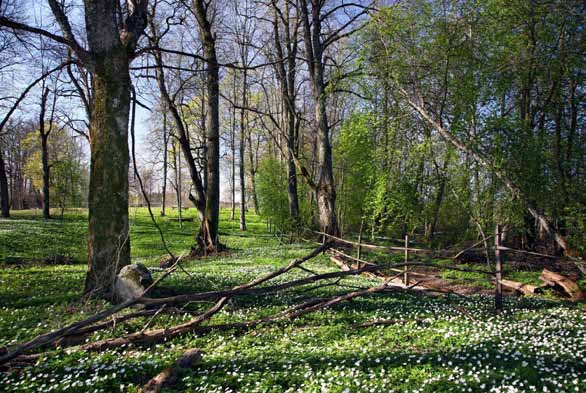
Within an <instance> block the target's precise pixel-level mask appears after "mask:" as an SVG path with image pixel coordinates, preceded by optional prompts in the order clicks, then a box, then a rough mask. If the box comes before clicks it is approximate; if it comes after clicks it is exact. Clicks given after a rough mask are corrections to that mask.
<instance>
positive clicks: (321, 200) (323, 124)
mask: <svg viewBox="0 0 586 393" xmlns="http://www.w3.org/2000/svg"><path fill="white" fill-rule="evenodd" d="M323 94H324V93H323V92H320V93H318V94H315V96H316V97H317V99H318V104H317V105H316V109H315V110H316V121H317V123H318V124H319V133H318V164H319V177H318V182H317V189H316V197H317V206H318V210H319V224H320V226H321V229H322V230H323V231H324V232H325V233H327V234H329V235H333V236H338V235H339V234H340V229H339V227H338V219H337V217H336V189H335V185H334V173H333V170H332V146H331V144H330V136H329V127H328V121H327V117H326V105H325V98H324V96H323Z"/></svg>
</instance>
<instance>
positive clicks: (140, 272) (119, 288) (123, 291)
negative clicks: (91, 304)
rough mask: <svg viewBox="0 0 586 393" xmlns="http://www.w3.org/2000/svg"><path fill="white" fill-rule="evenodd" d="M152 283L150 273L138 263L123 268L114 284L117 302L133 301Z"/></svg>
mask: <svg viewBox="0 0 586 393" xmlns="http://www.w3.org/2000/svg"><path fill="white" fill-rule="evenodd" d="M152 283H153V278H152V276H151V272H150V271H149V269H147V267H146V266H145V265H143V264H140V263H133V264H131V265H127V266H124V267H123V268H122V269H121V270H120V273H118V276H116V283H115V284H114V292H115V296H116V299H117V300H118V301H119V302H124V301H126V300H130V299H134V298H135V297H137V296H140V295H142V293H143V292H144V290H145V289H146V288H148V286H149V285H151V284H152Z"/></svg>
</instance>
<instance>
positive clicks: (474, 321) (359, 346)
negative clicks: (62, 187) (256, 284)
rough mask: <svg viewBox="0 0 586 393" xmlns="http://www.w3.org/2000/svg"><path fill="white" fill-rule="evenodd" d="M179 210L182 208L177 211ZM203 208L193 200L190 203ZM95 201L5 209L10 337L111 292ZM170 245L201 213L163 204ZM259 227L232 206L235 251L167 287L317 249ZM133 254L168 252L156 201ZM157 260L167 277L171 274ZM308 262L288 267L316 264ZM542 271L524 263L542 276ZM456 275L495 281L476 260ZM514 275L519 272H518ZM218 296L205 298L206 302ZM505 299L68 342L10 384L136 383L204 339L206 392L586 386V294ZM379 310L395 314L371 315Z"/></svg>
mask: <svg viewBox="0 0 586 393" xmlns="http://www.w3.org/2000/svg"><path fill="white" fill-rule="evenodd" d="M170 214H171V216H172V217H173V216H174V214H176V211H171V212H170ZM185 214H186V215H187V216H188V217H193V216H194V211H193V210H189V211H187V212H186V213H185ZM86 219H87V216H86V213H85V212H84V211H82V210H76V211H68V212H66V214H65V217H64V219H63V220H51V221H49V222H43V220H42V219H41V218H40V212H38V211H26V212H13V218H12V219H9V220H0V347H2V346H6V345H11V344H15V343H17V342H22V341H23V340H26V339H30V338H32V337H34V336H36V335H38V334H40V333H43V332H47V331H49V330H50V329H54V328H57V327H60V326H63V325H64V324H65V323H68V322H73V321H76V320H79V319H83V318H85V317H87V316H89V315H91V314H93V313H95V312H97V311H99V310H101V309H103V308H105V307H106V306H107V305H106V304H105V303H104V302H100V301H92V302H81V301H80V291H81V288H82V286H83V280H84V275H85V270H86V266H85V253H86V243H85V241H86V226H87V223H86ZM157 219H158V221H159V222H160V223H161V226H162V228H163V230H164V232H165V234H166V237H167V239H168V241H169V244H170V247H171V248H172V250H173V251H174V252H177V253H180V252H182V251H185V250H188V249H189V246H190V245H191V244H192V239H193V233H194V232H195V228H194V225H195V224H194V223H193V222H186V223H184V224H183V228H180V227H179V224H178V222H177V221H173V220H171V219H169V218H161V217H157ZM248 219H249V222H248V226H249V230H248V231H247V232H246V233H241V232H240V231H239V230H238V222H237V221H230V220H229V212H228V211H225V210H224V211H222V222H221V232H222V234H223V235H222V241H223V242H224V243H226V244H227V245H228V246H229V248H230V251H229V253H226V254H224V255H220V256H213V257H209V258H207V259H203V260H189V261H185V262H184V264H183V266H184V267H185V268H186V270H187V271H188V272H189V273H191V276H190V275H187V274H184V273H182V272H181V271H177V272H176V273H173V274H172V275H171V276H170V277H168V278H167V279H166V280H165V281H164V283H163V288H161V291H166V292H167V293H168V292H174V293H183V292H194V291H208V290H219V289H226V288H230V287H232V286H235V285H237V284H240V283H244V282H247V281H249V280H251V279H253V278H255V277H257V276H259V275H263V274H266V273H268V272H270V271H273V270H275V269H276V268H278V267H282V266H283V265H284V264H286V263H287V262H288V261H290V260H291V259H294V258H297V257H300V256H303V255H306V254H307V253H309V252H310V251H311V250H312V245H310V244H292V245H283V244H281V243H280V242H279V241H278V240H277V239H276V238H275V237H274V236H272V235H270V234H267V233H266V226H265V224H264V223H263V222H262V221H261V220H260V219H259V218H258V217H256V216H254V215H252V214H250V215H248ZM131 225H132V226H131V245H132V255H133V261H134V262H141V263H144V264H145V265H147V266H151V267H154V266H158V261H159V259H160V257H161V256H162V255H164V254H165V251H164V249H163V247H162V245H161V243H160V240H159V238H158V234H157V232H156V230H155V228H154V227H153V226H152V224H151V223H150V219H149V217H148V215H147V214H146V210H145V209H132V210H131ZM304 266H305V267H307V268H309V269H311V270H313V271H316V272H320V273H321V272H328V271H337V270H338V268H337V266H335V265H334V264H333V263H331V262H330V260H329V257H328V256H327V255H322V256H319V257H317V258H314V259H312V260H310V261H308V262H306V263H305V264H304ZM160 274H161V273H160V271H157V272H155V278H156V277H158V276H159V275H160ZM307 275H308V273H307V272H304V271H301V270H297V271H292V272H289V273H287V275H286V276H280V277H278V278H277V279H275V281H277V282H282V281H286V280H287V281H288V280H290V279H292V278H294V277H297V278H299V277H305V276H307ZM538 275H539V273H534V272H526V273H516V276H515V278H516V279H519V280H521V279H523V280H524V281H531V280H536V279H537V276H538ZM445 278H451V279H456V280H462V282H464V281H468V282H470V281H474V280H476V282H475V285H479V286H486V287H489V286H490V283H489V282H485V281H482V280H484V279H483V278H482V277H475V276H473V273H461V272H452V273H445ZM515 278H513V279H515ZM376 283H377V281H375V280H373V279H369V278H366V277H353V278H347V279H344V280H343V281H342V282H341V284H342V285H344V287H340V286H326V287H318V286H317V285H315V284H313V285H311V284H310V285H308V286H305V287H300V288H299V289H297V290H290V291H286V292H282V293H279V294H275V295H271V296H262V297H238V298H235V299H233V300H232V301H231V303H230V305H229V306H228V307H226V308H225V309H224V310H223V311H221V312H220V313H219V314H217V315H216V316H214V320H213V322H214V323H223V322H233V321H243V320H249V319H256V318H259V317H261V316H266V315H270V314H274V313H276V312H278V311H280V310H282V309H284V308H286V307H288V306H292V305H294V304H298V303H299V302H301V301H303V300H307V299H309V298H314V297H327V296H332V295H335V294H338V293H342V292H344V291H345V290H348V289H349V287H350V286H354V285H361V286H372V285H375V284H376ZM209 305H210V304H209V303H195V304H192V305H190V306H189V311H192V312H197V311H201V310H204V309H205V308H207V307H209ZM505 306H506V312H505V313H503V314H502V315H498V316H496V315H494V313H493V298H492V297H491V296H487V295H473V296H470V297H466V298H464V297H459V296H448V297H442V298H431V297H425V296H415V295H411V294H404V293H403V294H401V293H385V294H377V295H372V296H369V297H361V298H357V299H354V300H352V301H351V302H347V303H342V304H340V305H338V306H335V307H332V308H330V309H325V310H322V311H319V312H315V313H312V314H308V315H306V316H304V317H302V318H300V319H297V320H294V321H291V322H283V323H280V324H272V325H270V326H269V325H267V326H261V327H257V328H255V329H254V330H248V331H245V332H235V331H217V332H212V333H208V334H205V335H195V334H188V335H185V336H182V337H178V338H175V339H173V340H171V341H168V342H166V343H162V344H158V345H155V346H152V347H125V348H122V349H120V350H117V351H114V350H108V351H105V352H101V353H92V354H88V353H85V352H81V351H76V350H74V349H73V350H59V351H56V352H55V353H54V354H52V355H51V356H50V357H47V358H41V359H40V360H39V361H38V363H37V365H36V366H35V367H30V368H26V369H23V370H21V371H19V372H13V373H9V374H6V373H5V374H0V391H21V392H33V391H42V392H49V391H71V392H94V391H95V392H116V391H130V392H132V391H136V390H137V388H138V387H139V386H141V384H142V383H144V382H146V380H148V379H149V378H150V377H152V376H153V375H154V374H156V373H157V372H159V371H160V370H161V369H163V368H164V367H166V366H167V365H169V364H170V363H171V362H173V360H174V359H175V358H177V357H178V356H179V355H181V354H182V353H183V352H184V351H185V350H186V349H189V348H200V349H202V350H203V351H204V355H203V360H202V362H201V363H199V364H198V365H197V366H195V368H194V369H193V370H190V371H189V372H185V373H183V374H182V375H181V376H180V379H179V381H178V383H177V385H176V386H175V389H176V390H177V391H193V392H249V391H250V392H256V391H258V392H285V391H288V392H296V391H302V392H390V391H394V392H403V391H405V392H407V391H409V392H441V391H446V392H447V391H462V392H475V391H477V392H485V391H492V392H524V391H526V392H535V391H539V392H580V391H586V360H585V359H586V307H585V306H584V304H576V303H570V302H564V301H560V300H555V299H552V298H537V297H535V298H522V297H516V296H510V297H507V298H506V300H505ZM189 318H190V316H189V315H166V314H160V315H159V316H158V317H157V318H156V319H154V320H153V321H152V323H151V325H150V327H163V326H169V325H174V324H177V323H179V322H182V321H185V320H187V319H189ZM148 319H150V317H149V318H143V319H140V318H139V319H136V320H133V321H132V322H129V323H127V324H118V325H116V326H115V329H114V330H103V331H100V332H97V333H95V334H94V335H93V336H91V337H90V339H89V340H90V341H94V340H97V339H100V338H105V337H113V336H119V335H121V334H122V333H123V332H132V331H136V330H138V329H141V328H142V327H143V326H144V325H145V324H146V323H147V321H148ZM374 320H393V321H395V323H392V324H389V325H386V326H371V327H367V328H364V327H360V325H361V324H362V323H365V322H370V321H374Z"/></svg>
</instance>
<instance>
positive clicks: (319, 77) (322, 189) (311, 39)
mask: <svg viewBox="0 0 586 393" xmlns="http://www.w3.org/2000/svg"><path fill="white" fill-rule="evenodd" d="M301 3H302V7H301V12H302V14H303V24H304V38H305V39H304V41H305V49H306V55H307V56H306V57H307V65H308V67H309V74H310V78H309V80H310V84H311V92H312V95H313V99H314V102H315V121H316V124H317V130H316V133H317V164H318V180H317V184H316V189H315V192H316V198H317V206H318V211H319V224H320V227H321V229H322V231H324V232H326V233H327V234H329V235H333V236H338V235H339V234H340V229H339V227H338V220H337V218H336V190H335V184H334V173H333V169H332V146H331V144H330V129H329V124H328V118H327V111H326V97H327V92H326V89H325V81H324V64H323V50H324V45H323V42H322V39H323V37H322V31H321V24H322V20H323V18H322V15H321V5H320V4H321V3H320V2H312V6H311V9H310V7H308V4H307V0H303V1H302V2H301ZM318 3H319V4H318ZM310 18H311V22H310Z"/></svg>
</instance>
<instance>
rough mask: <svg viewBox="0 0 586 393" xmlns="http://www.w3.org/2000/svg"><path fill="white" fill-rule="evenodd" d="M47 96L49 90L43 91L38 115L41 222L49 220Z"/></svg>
mask: <svg viewBox="0 0 586 393" xmlns="http://www.w3.org/2000/svg"><path fill="white" fill-rule="evenodd" d="M48 96H49V89H47V88H46V89H45V91H44V92H43V95H42V97H41V113H40V115H39V134H40V136H41V161H42V165H43V220H49V219H50V218H51V212H50V210H49V208H50V205H49V204H50V198H49V179H50V173H49V172H50V167H49V149H48V147H47V142H48V139H49V132H48V131H46V130H45V111H46V109H47V97H48Z"/></svg>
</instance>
